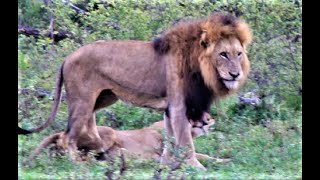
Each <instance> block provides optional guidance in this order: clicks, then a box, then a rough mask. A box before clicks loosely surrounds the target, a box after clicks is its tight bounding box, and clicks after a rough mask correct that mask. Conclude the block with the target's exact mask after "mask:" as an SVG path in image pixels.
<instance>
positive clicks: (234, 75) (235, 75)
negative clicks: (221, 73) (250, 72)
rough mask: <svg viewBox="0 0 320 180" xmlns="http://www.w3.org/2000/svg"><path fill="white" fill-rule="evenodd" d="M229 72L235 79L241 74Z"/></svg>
mask: <svg viewBox="0 0 320 180" xmlns="http://www.w3.org/2000/svg"><path fill="white" fill-rule="evenodd" d="M229 74H230V76H232V77H233V79H235V78H237V77H238V76H239V75H240V73H236V74H234V73H231V72H229Z"/></svg>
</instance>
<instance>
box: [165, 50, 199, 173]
mask: <svg viewBox="0 0 320 180" xmlns="http://www.w3.org/2000/svg"><path fill="white" fill-rule="evenodd" d="M164 60H165V61H166V77H167V98H168V112H167V115H168V116H165V125H166V131H167V133H168V136H169V137H170V136H171V137H174V145H173V150H174V151H176V150H178V149H179V148H186V162H187V163H188V164H190V165H193V166H196V167H199V168H201V169H205V168H204V167H203V165H202V164H201V163H200V162H199V161H198V160H197V159H196V156H195V149H194V144H193V140H192V136H191V125H190V123H189V121H188V119H187V116H186V105H185V92H184V89H185V87H184V86H185V84H186V83H185V82H184V81H185V79H184V78H183V77H182V76H181V71H182V68H183V67H182V64H181V62H182V61H181V59H179V57H178V58H177V57H174V56H172V55H168V56H166V57H165V58H164ZM172 159H174V158H173V157H172V155H171V153H170V149H168V147H167V148H165V149H164V152H163V155H162V159H161V162H163V163H168V162H170V161H172Z"/></svg>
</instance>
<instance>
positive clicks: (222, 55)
mask: <svg viewBox="0 0 320 180" xmlns="http://www.w3.org/2000/svg"><path fill="white" fill-rule="evenodd" d="M220 56H221V57H223V58H225V59H228V55H227V53H226V52H222V53H220Z"/></svg>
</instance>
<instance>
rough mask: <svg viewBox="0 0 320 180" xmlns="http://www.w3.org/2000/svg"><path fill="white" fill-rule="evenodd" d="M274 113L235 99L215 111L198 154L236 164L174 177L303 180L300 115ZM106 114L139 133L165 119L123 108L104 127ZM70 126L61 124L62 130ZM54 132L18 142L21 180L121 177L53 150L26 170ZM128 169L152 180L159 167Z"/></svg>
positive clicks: (131, 175)
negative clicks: (240, 104)
mask: <svg viewBox="0 0 320 180" xmlns="http://www.w3.org/2000/svg"><path fill="white" fill-rule="evenodd" d="M216 109H218V110H216ZM240 109H241V108H240ZM34 111H36V110H34ZM257 111H260V112H257ZM270 111H271V110H270V109H263V107H260V109H259V108H258V109H254V110H253V109H250V108H249V110H248V109H242V110H239V108H238V105H237V100H236V98H235V97H232V98H229V99H227V100H226V101H223V102H221V103H219V105H218V108H215V107H213V108H212V112H211V114H212V115H213V117H215V119H216V124H215V125H214V127H212V129H211V131H210V133H209V134H208V136H203V137H200V138H198V139H197V140H195V146H196V150H197V152H200V153H205V154H208V155H211V156H213V157H219V158H231V159H232V161H231V162H229V163H225V164H221V163H220V164H219V163H214V162H210V161H201V162H202V163H203V164H204V165H205V166H206V167H207V168H208V170H207V171H206V172H204V171H199V170H197V169H193V168H191V167H186V166H183V168H182V169H181V170H178V171H177V172H175V173H174V175H175V178H181V177H182V175H184V176H185V177H187V179H290V180H291V179H301V173H302V161H301V159H302V138H301V134H302V128H301V126H302V123H301V122H302V118H301V111H292V110H289V109H282V110H281V111H287V113H288V114H290V116H285V117H286V119H281V117H282V115H281V113H278V112H277V111H275V112H272V111H271V112H270ZM106 112H108V113H109V114H110V112H112V113H113V114H114V115H115V117H116V119H117V120H118V121H119V120H120V121H123V123H122V124H121V126H120V127H118V129H134V128H140V126H143V124H146V125H148V124H150V123H151V122H153V121H157V120H160V119H161V116H160V114H159V113H158V112H154V111H150V110H147V109H141V108H137V107H132V106H128V105H125V104H123V103H120V102H119V103H116V104H115V105H112V106H111V107H110V108H107V109H106V110H102V111H100V112H99V113H98V115H97V116H98V117H99V118H100V121H98V123H99V124H100V125H102V124H103V123H105V122H106V121H107V120H106V119H107V118H108V116H106V115H105V114H106ZM257 113H265V114H268V113H269V114H271V115H272V117H274V118H275V119H269V121H266V120H265V121H264V120H261V121H257V120H256V114H257ZM272 113H273V114H272ZM268 116H270V115H268ZM268 116H266V117H268ZM99 118H98V119H99ZM276 118H278V119H276ZM133 120H136V121H137V122H132V121H133ZM57 121H63V120H62V119H58V120H57ZM66 123H67V122H66V121H63V122H58V124H60V125H61V126H63V125H66ZM55 131H56V130H54V129H49V130H45V131H44V132H41V133H38V134H33V135H31V136H19V137H18V159H19V161H18V167H19V179H23V180H25V179H105V176H104V173H105V172H106V171H107V168H110V167H112V168H114V169H115V175H114V177H117V176H116V174H117V173H118V172H119V167H118V165H111V164H110V163H109V164H108V163H107V162H96V161H94V162H92V163H91V164H85V163H73V162H72V161H70V159H69V157H68V156H62V157H50V156H49V150H46V151H44V152H43V153H41V154H40V155H39V156H38V158H37V159H36V160H34V161H33V162H32V163H31V166H30V167H24V166H22V165H21V162H22V161H23V160H25V159H26V157H27V156H28V155H29V154H30V153H31V151H32V150H33V149H35V147H36V146H38V144H39V143H40V141H41V140H42V139H43V138H44V137H45V136H46V135H48V134H50V133H53V132H55ZM127 166H128V168H127V170H126V171H125V174H124V176H123V177H122V179H152V177H153V176H154V171H155V169H156V168H157V167H158V166H159V164H158V163H156V162H152V161H138V160H127ZM167 175H168V169H167V170H163V172H162V177H163V179H166V177H167Z"/></svg>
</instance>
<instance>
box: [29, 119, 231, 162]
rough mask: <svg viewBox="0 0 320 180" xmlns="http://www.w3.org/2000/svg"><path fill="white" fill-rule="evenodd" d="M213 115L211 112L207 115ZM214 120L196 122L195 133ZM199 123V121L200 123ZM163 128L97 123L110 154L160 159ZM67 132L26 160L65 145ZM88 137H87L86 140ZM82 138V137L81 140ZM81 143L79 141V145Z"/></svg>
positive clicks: (161, 125) (43, 144)
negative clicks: (131, 127) (116, 128)
mask: <svg viewBox="0 0 320 180" xmlns="http://www.w3.org/2000/svg"><path fill="white" fill-rule="evenodd" d="M207 117H208V118H210V116H209V115H207ZM214 123H215V120H214V119H212V118H210V119H208V124H207V125H205V126H197V125H195V124H194V125H193V128H192V130H191V133H192V137H193V138H196V137H199V136H202V135H205V134H207V133H208V132H209V128H210V127H211V126H212V125H214ZM199 125H200V124H199ZM163 129H164V121H163V120H161V121H158V122H155V123H153V124H152V125H151V126H149V127H146V128H143V129H137V130H114V129H112V128H110V127H106V126H98V132H99V135H100V137H101V139H102V140H103V143H104V148H105V149H106V150H107V152H108V154H109V155H110V156H111V157H116V156H119V155H120V153H125V155H126V157H129V158H139V159H141V158H142V159H151V158H152V159H156V160H160V157H161V153H162V149H163V146H164V145H163V136H162V134H161V131H162V130H163ZM64 138H65V132H59V133H55V134H53V135H50V136H48V137H47V138H45V139H44V140H43V141H42V142H41V143H40V145H39V147H37V148H36V150H35V151H34V152H33V153H32V154H31V155H30V156H29V158H28V160H27V161H26V162H27V163H30V162H31V161H32V160H33V159H34V158H35V157H36V156H37V155H38V154H39V153H40V152H41V151H42V150H43V149H44V148H46V147H47V146H49V145H51V144H55V146H56V147H55V148H57V149H64V145H63V139H64ZM84 141H85V140H84ZM80 142H82V141H80ZM81 146H82V145H79V144H78V147H81ZM80 150H81V149H80ZM196 157H197V158H200V159H207V160H214V161H218V162H227V161H228V160H225V159H218V158H213V157H210V156H208V155H205V154H201V153H196Z"/></svg>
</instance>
